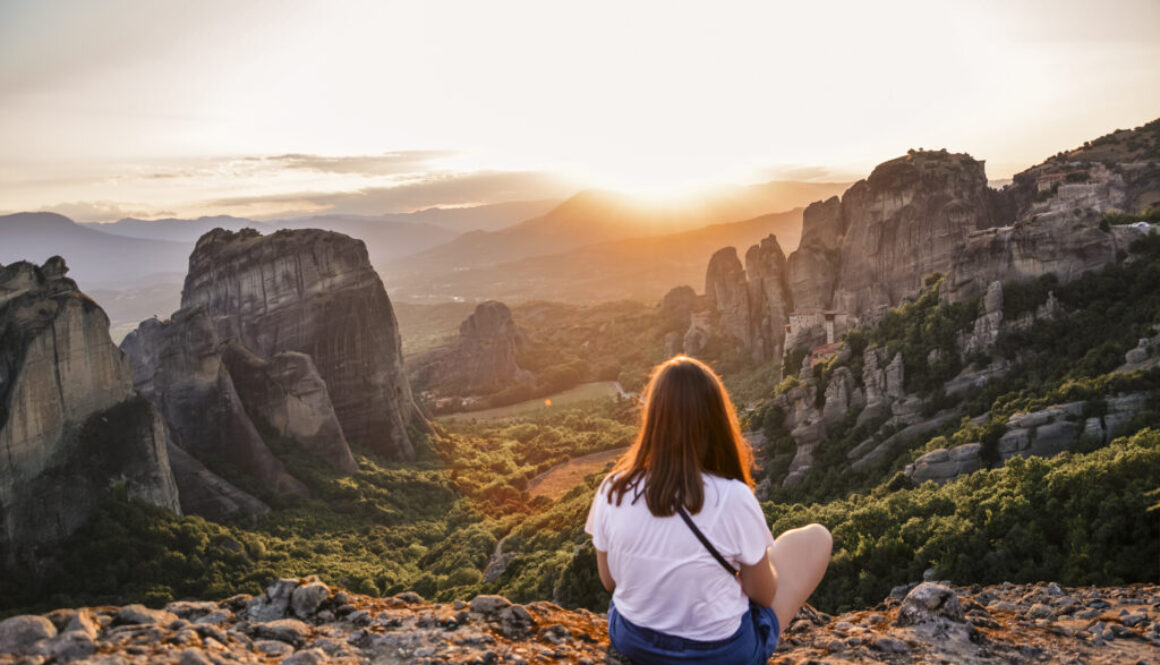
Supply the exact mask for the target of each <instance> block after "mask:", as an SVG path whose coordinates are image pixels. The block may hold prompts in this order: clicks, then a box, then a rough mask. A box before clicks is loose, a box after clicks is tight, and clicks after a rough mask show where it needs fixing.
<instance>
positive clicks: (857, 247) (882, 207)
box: [833, 150, 996, 314]
mask: <svg viewBox="0 0 1160 665" xmlns="http://www.w3.org/2000/svg"><path fill="white" fill-rule="evenodd" d="M991 197H992V194H991V190H990V189H989V188H988V187H987V176H986V174H985V173H984V172H983V163H982V162H979V161H976V160H974V159H972V158H971V157H970V156H969V155H966V154H951V153H947V152H946V151H944V150H940V151H913V152H911V153H910V154H908V155H907V156H905V157H900V158H898V159H894V160H891V161H889V162H886V163H884V164H880V165H879V166H877V167H876V168H875V169H874V171H873V172H871V174H870V177H869V178H867V179H866V180H863V181H860V182H857V183H855V184H854V185H853V186H852V187H851V188H850V189H848V190H847V191H846V193H845V194H843V195H842V216H843V218H844V221H845V225H846V233H845V235H844V237H843V239H842V246H841V267H840V269H839V272H838V279H837V284H836V287H835V292H834V301H833V308H834V309H837V310H839V311H844V312H851V313H854V314H861V313H864V312H871V311H874V310H877V309H880V308H883V307H893V306H896V305H899V304H901V303H902V302H904V301H907V300H910V299H913V298H915V297H917V296H918V294H919V292H920V291H921V290H922V286H923V280H925V279H926V277H927V276H928V275H930V274H932V273H936V272H941V273H944V274H945V273H947V272H948V271H949V270H950V268H951V259H952V256H953V255H954V252H955V250H956V249H957V248H958V247H959V246H960V245H961V244H962V243H963V241H964V240H966V238H967V235H968V234H969V233H971V232H972V231H976V230H978V229H985V228H989V227H992V226H995V222H996V220H995V219H994V218H993V216H992V213H991V210H992V204H991Z"/></svg>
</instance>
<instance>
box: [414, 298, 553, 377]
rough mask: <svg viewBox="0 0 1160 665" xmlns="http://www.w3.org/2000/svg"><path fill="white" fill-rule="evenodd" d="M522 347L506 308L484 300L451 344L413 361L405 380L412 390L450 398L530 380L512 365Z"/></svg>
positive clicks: (523, 339)
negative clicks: (407, 378)
mask: <svg viewBox="0 0 1160 665" xmlns="http://www.w3.org/2000/svg"><path fill="white" fill-rule="evenodd" d="M527 343H528V340H527V337H526V336H525V335H524V333H523V331H522V330H520V329H519V327H518V326H516V324H515V323H514V322H513V321H512V313H511V310H510V309H508V306H507V305H505V304H503V303H501V302H498V301H495V300H489V301H487V302H483V303H480V304H479V305H478V306H477V307H476V308H475V311H474V312H472V314H471V316H469V317H467V318H466V319H464V321H463V323H462V324H460V326H459V337H458V339H456V340H455V342H454V343H453V344H451V346H449V347H446V348H442V349H436V350H435V351H432V352H430V353H428V354H426V355H424V356H423V357H421V358H419V359H417V360H416V361H415V362H414V364H413V367H412V369H411V372H410V376H411V381H412V382H413V383H414V384H415V386H416V387H418V386H422V387H424V388H429V389H432V390H436V391H438V392H440V393H444V394H455V395H471V394H486V393H491V392H495V391H497V390H500V389H502V388H504V387H506V386H509V385H511V384H514V383H523V382H531V381H534V380H535V377H533V376H532V374H531V372H528V371H527V370H524V369H521V368H520V366H519V365H518V364H517V363H516V353H517V352H518V351H519V350H520V349H521V348H523V347H524V346H526V345H527Z"/></svg>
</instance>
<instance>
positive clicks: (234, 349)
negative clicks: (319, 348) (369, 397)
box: [222, 342, 358, 473]
mask: <svg viewBox="0 0 1160 665" xmlns="http://www.w3.org/2000/svg"><path fill="white" fill-rule="evenodd" d="M222 359H223V360H224V361H225V364H226V367H228V368H229V372H230V377H231V378H232V379H233V382H234V385H235V386H237V390H238V396H239V397H240V398H241V400H242V404H243V405H244V406H245V408H246V412H247V413H248V414H250V417H251V418H253V419H254V420H256V421H257V422H260V423H262V424H263V425H265V426H267V427H269V428H271V429H273V430H274V432H275V433H276V434H277V435H278V436H280V437H282V438H285V439H290V440H291V441H294V442H296V443H297V444H298V445H300V446H302V447H303V448H304V449H306V450H307V451H308V452H311V453H314V454H315V455H316V456H317V457H319V458H320V459H322V460H324V461H326V462H327V463H328V464H330V465H331V466H333V467H334V468H335V469H338V470H339V471H342V472H344V473H355V472H356V471H358V464H356V463H355V461H354V456H353V455H351V452H350V446H349V445H348V444H347V441H346V437H345V436H344V435H343V432H342V426H341V425H339V424H338V416H336V415H335V413H334V407H333V406H332V405H331V401H330V393H329V391H328V390H327V389H326V383H325V382H324V381H323V380H322V377H321V376H320V375H319V374H318V369H317V368H316V367H315V366H314V360H313V359H312V358H311V357H310V356H308V355H306V354H305V353H299V352H297V351H280V352H278V353H275V354H274V355H273V357H271V358H270V359H269V360H266V359H263V358H259V357H258V356H257V355H255V354H254V353H253V352H251V351H250V350H249V349H247V348H246V347H244V346H242V345H240V344H238V343H236V342H234V343H230V344H228V345H226V347H225V350H224V353H223V354H222Z"/></svg>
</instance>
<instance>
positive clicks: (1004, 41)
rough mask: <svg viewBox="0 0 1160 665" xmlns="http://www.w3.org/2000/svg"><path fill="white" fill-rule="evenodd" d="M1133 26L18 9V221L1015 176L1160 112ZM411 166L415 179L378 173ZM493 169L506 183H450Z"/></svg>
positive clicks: (213, 8) (8, 20)
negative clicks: (348, 200)
mask: <svg viewBox="0 0 1160 665" xmlns="http://www.w3.org/2000/svg"><path fill="white" fill-rule="evenodd" d="M1113 4H1116V5H1117V6H1122V7H1121V9H1122V10H1121V11H1115V12H1112V11H1105V10H1106V7H1105V6H1103V5H1100V6H1096V5H1091V4H1089V3H1081V2H1026V3H1023V2H1021V3H1001V2H960V3H953V4H946V3H923V2H909V1H899V2H891V3H886V4H882V3H859V2H827V3H783V2H776V3H766V2H728V3H715V4H714V7H713V12H712V13H711V14H710V13H708V12H707V11H706V10H705V6H704V5H702V4H699V3H671V2H639V3H618V2H586V3H572V4H561V3H541V2H503V3H498V4H497V3H472V2H431V3H380V2H350V3H343V4H342V5H341V9H340V10H337V11H336V10H335V9H334V8H332V7H330V6H329V5H326V6H324V5H321V4H317V3H308V2H267V1H256V2H247V3H235V2H205V3H195V4H189V5H175V4H172V3H147V2H140V1H139V0H117V1H114V2H105V3H99V4H98V3H88V2H64V3H47V4H46V3H36V2H9V3H5V4H4V6H3V8H2V9H0V14H2V15H3V16H2V18H3V20H0V145H3V146H4V149H3V152H2V153H0V190H2V191H3V194H0V210H19V209H40V208H52V209H58V210H62V211H65V212H72V213H73V214H77V215H79V216H80V217H81V218H82V219H89V218H92V219H114V218H116V217H117V216H119V215H122V214H135V215H145V216H148V215H162V214H180V215H198V214H218V213H232V214H246V215H254V216H262V215H267V216H268V215H272V214H283V213H290V212H298V213H302V214H306V213H312V212H319V211H328V210H329V211H335V212H341V211H343V209H342V206H341V205H339V204H336V203H335V202H334V201H333V200H332V201H329V202H318V199H319V197H320V196H323V195H334V194H342V193H357V192H360V191H363V190H368V189H369V190H380V189H392V188H397V187H405V186H408V185H414V184H416V183H430V182H432V181H438V182H442V183H443V184H444V185H446V187H445V189H444V191H440V192H438V193H435V192H432V193H431V194H430V195H428V196H426V197H418V198H413V197H404V198H405V200H399V201H391V202H383V203H382V209H380V210H378V211H379V212H395V211H402V210H409V209H415V208H419V207H425V206H430V205H441V204H446V205H470V204H475V203H482V202H490V201H496V200H513V199H521V198H523V199H527V198H537V197H538V198H544V197H553V196H561V195H565V194H566V193H570V192H573V191H575V190H577V189H579V188H582V187H587V186H600V187H611V188H619V189H625V190H630V191H636V192H640V193H644V194H648V195H650V196H658V195H663V196H669V195H671V194H673V193H675V192H679V191H683V190H686V189H687V188H689V187H691V186H694V185H706V184H714V183H723V182H729V183H753V182H760V181H765V180H772V179H779V178H783V179H788V178H797V179H809V178H806V177H802V174H812V176H813V177H814V178H818V179H829V180H849V179H851V178H854V177H860V176H863V175H865V173H866V171H867V170H868V169H869V168H871V167H872V166H873V165H874V164H876V163H878V162H880V161H882V160H884V159H888V158H890V157H892V156H896V155H899V154H902V153H904V152H905V151H906V150H907V149H908V148H912V147H946V148H948V149H951V150H954V151H968V152H970V153H971V154H973V155H975V156H977V157H979V158H981V159H986V160H987V161H988V171H989V175H990V177H992V178H1004V177H1009V176H1010V175H1011V173H1013V172H1015V171H1017V170H1019V169H1022V168H1025V167H1026V166H1028V165H1030V164H1032V163H1035V162H1036V161H1038V160H1041V159H1043V158H1044V157H1045V156H1047V155H1048V154H1051V152H1053V151H1054V150H1056V149H1057V146H1059V145H1060V144H1061V142H1062V143H1063V144H1065V145H1066V144H1068V142H1069V141H1071V142H1073V143H1079V142H1082V141H1083V140H1084V139H1086V138H1088V137H1091V136H1097V135H1100V134H1102V133H1105V132H1107V131H1110V130H1112V129H1115V128H1116V127H1129V126H1134V125H1136V124H1139V123H1140V122H1143V121H1145V120H1147V119H1149V118H1150V117H1151V116H1153V115H1154V113H1155V109H1156V108H1160V85H1157V84H1158V83H1160V77H1158V73H1157V70H1156V67H1155V63H1156V62H1158V61H1160V45H1158V40H1156V38H1155V35H1154V31H1153V27H1154V26H1155V25H1158V24H1160V5H1157V4H1156V3H1155V2H1150V1H1148V0H1125V1H1124V2H1118V3H1113ZM562 26H567V27H568V29H567V30H563V29H561V28H562ZM1081 99H1082V100H1083V101H1084V103H1079V101H1080V100H1081ZM1092 99H1098V100H1100V103H1099V104H1095V105H1093V104H1091V103H1088V100H1092ZM984 118H986V119H987V120H988V121H987V122H980V120H981V119H984ZM415 151H419V152H415ZM288 154H298V155H305V156H310V157H318V156H321V157H322V158H326V159H330V160H331V161H330V163H329V165H328V164H326V163H313V164H297V165H294V164H290V165H288V164H287V163H286V162H285V160H279V159H278V156H284V155H288ZM397 154H415V155H419V156H420V157H419V158H417V159H414V160H411V161H410V162H409V163H405V164H401V165H399V164H397V165H391V164H389V163H386V162H384V161H382V160H379V161H376V160H375V158H378V157H382V156H383V155H397ZM342 160H356V162H357V163H355V164H351V165H350V166H349V168H338V167H336V166H335V165H336V164H339V163H340V162H341V161H342ZM358 160H361V162H359V161H358ZM479 173H491V174H507V176H506V180H505V182H504V186H496V187H492V188H490V189H488V190H487V191H486V192H476V193H472V194H466V193H463V192H460V191H458V190H457V188H456V187H452V186H451V185H452V184H453V183H455V182H457V181H458V180H459V179H461V178H464V177H470V176H473V175H476V174H479ZM510 174H535V175H536V178H539V180H535V179H533V181H525V179H523V178H522V177H510ZM548 181H550V182H548ZM312 201H313V202H312Z"/></svg>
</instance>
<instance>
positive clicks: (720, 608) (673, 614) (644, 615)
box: [585, 356, 832, 665]
mask: <svg viewBox="0 0 1160 665" xmlns="http://www.w3.org/2000/svg"><path fill="white" fill-rule="evenodd" d="M644 400H645V406H644V414H643V418H642V425H641V429H640V433H639V435H638V436H637V439H636V442H635V443H634V444H633V446H632V447H631V448H630V449H629V451H628V452H627V453H626V454H625V455H624V456H623V457H622V458H621V459H620V460H619V461H618V462H617V464H616V466H615V467H614V468H613V470H612V473H611V474H609V476H608V477H607V478H605V479H604V482H603V483H602V484H601V485H600V489H599V490H598V491H597V493H596V497H595V499H594V500H593V503H592V507H591V509H590V510H589V513H588V522H587V525H586V526H585V530H586V531H588V533H590V534H591V535H592V543H593V545H594V546H595V548H596V561H597V566H598V568H599V573H600V580H601V582H603V584H604V587H605V588H606V589H608V590H609V591H610V592H612V603H611V604H610V605H609V608H608V632H609V637H610V640H611V642H612V646H613V647H615V648H616V650H618V651H620V652H621V653H622V654H623V655H625V656H626V657H628V658H629V659H631V660H632V661H633V662H634V663H636V664H638V665H652V664H654V663H656V664H661V663H714V664H716V665H730V664H733V663H738V664H750V663H752V664H757V663H765V662H766V661H767V660H768V659H769V657H770V655H772V654H773V651H774V649H775V648H776V647H777V640H778V637H779V636H780V634H781V630H782V628H783V627H784V626H787V625H788V623H789V622H790V621H791V620H792V619H793V617H794V615H795V614H797V611H798V609H799V608H801V606H802V604H804V603H805V601H806V598H808V597H809V595H810V593H812V592H813V590H814V589H815V588H816V587H817V585H818V583H819V582H820V581H821V579H822V575H823V574H825V571H826V566H827V564H828V563H829V558H830V548H831V544H832V542H831V538H830V532H829V531H827V530H826V528H825V527H823V526H821V525H820V524H810V525H808V526H804V527H802V528H799V529H793V530H791V531H787V532H785V533H783V534H781V535H780V536H778V537H777V539H776V540H775V539H774V538H773V537H772V535H771V534H770V531H769V527H768V525H767V523H766V521H765V515H764V514H763V513H762V511H761V506H760V505H758V503H757V498H756V497H755V496H754V495H753V478H752V477H751V475H750V466H751V465H752V459H753V458H752V452H751V451H750V448H749V444H748V443H747V442H746V441H745V439H744V438H742V436H741V431H740V427H739V426H738V424H737V416H736V413H735V412H734V409H733V405H732V403H731V402H730V400H729V396H728V395H727V394H726V392H725V387H724V385H722V383H721V379H720V378H719V377H717V375H716V374H715V373H714V372H713V370H712V369H710V368H709V367H707V366H706V365H704V364H703V363H701V362H699V361H697V360H694V359H692V358H689V357H686V356H677V357H675V358H672V359H671V360H668V361H667V362H665V363H662V364H661V365H659V366H657V368H656V369H655V370H653V375H652V379H651V380H650V381H649V385H648V388H647V389H646V391H645V397H644Z"/></svg>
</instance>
